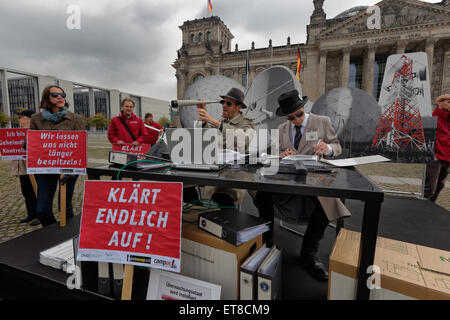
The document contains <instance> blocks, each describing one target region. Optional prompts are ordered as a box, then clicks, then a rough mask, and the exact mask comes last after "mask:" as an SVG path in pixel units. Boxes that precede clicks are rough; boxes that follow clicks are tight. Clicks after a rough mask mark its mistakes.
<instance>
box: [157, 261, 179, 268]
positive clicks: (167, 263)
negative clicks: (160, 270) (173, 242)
mask: <svg viewBox="0 0 450 320" xmlns="http://www.w3.org/2000/svg"><path fill="white" fill-rule="evenodd" d="M153 264H156V265H161V266H163V267H164V268H172V269H176V267H177V265H176V264H175V260H172V261H166V260H161V259H154V260H153Z"/></svg>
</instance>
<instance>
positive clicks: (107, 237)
mask: <svg viewBox="0 0 450 320" xmlns="http://www.w3.org/2000/svg"><path fill="white" fill-rule="evenodd" d="M182 192H183V184H182V183H178V182H143V181H99V180H96V181H91V180H88V181H85V184H84V198H83V210H82V216H81V226H80V241H79V247H78V255H77V260H79V261H98V262H112V263H123V264H129V265H137V266H144V267H151V268H158V269H163V270H169V271H175V272H180V257H181V213H182V198H183V197H182Z"/></svg>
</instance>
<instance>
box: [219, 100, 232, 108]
mask: <svg viewBox="0 0 450 320" xmlns="http://www.w3.org/2000/svg"><path fill="white" fill-rule="evenodd" d="M220 104H222V105H224V104H226V105H227V106H229V107H231V106H232V105H233V103H232V102H231V101H228V100H220Z"/></svg>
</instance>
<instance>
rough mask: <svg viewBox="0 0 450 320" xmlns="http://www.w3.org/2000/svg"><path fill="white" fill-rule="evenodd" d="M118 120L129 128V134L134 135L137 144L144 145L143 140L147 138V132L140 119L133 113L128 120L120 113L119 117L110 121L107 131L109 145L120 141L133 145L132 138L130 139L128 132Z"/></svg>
mask: <svg viewBox="0 0 450 320" xmlns="http://www.w3.org/2000/svg"><path fill="white" fill-rule="evenodd" d="M120 118H122V119H124V120H125V123H126V124H127V126H128V128H130V131H131V133H132V134H133V135H134V137H135V139H136V141H137V142H139V143H144V139H145V137H146V136H147V130H146V129H145V127H144V122H142V120H141V118H139V117H137V116H136V115H135V114H134V113H133V114H132V115H131V117H130V118H129V119H126V118H125V117H124V116H123V114H122V113H120V115H119V116H117V117H114V118H113V119H112V120H111V124H110V125H109V129H108V140H109V142H111V143H116V142H117V141H119V140H122V141H123V142H125V143H133V138H131V136H130V134H129V133H128V130H127V129H126V128H125V126H124V125H123V123H122V121H120Z"/></svg>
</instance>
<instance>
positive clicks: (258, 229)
mask: <svg viewBox="0 0 450 320" xmlns="http://www.w3.org/2000/svg"><path fill="white" fill-rule="evenodd" d="M269 229H270V227H269V226H268V225H267V224H262V225H259V226H255V227H250V228H246V229H243V230H241V231H239V232H238V234H237V241H238V242H240V243H244V242H247V241H250V240H252V239H253V238H255V237H257V236H259V235H260V234H263V233H264V232H266V231H269Z"/></svg>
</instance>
